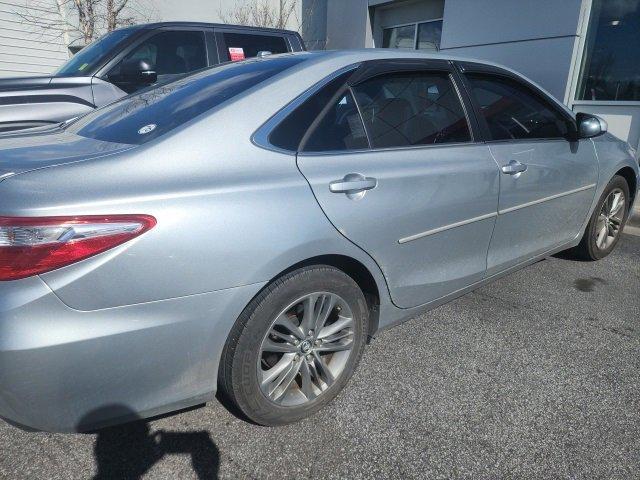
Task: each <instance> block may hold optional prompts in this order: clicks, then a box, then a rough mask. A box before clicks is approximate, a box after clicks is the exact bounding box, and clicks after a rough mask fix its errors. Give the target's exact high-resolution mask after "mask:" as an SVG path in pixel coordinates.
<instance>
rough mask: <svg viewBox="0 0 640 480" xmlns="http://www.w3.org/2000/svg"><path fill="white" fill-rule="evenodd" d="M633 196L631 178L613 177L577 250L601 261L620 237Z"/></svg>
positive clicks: (580, 254)
mask: <svg viewBox="0 0 640 480" xmlns="http://www.w3.org/2000/svg"><path fill="white" fill-rule="evenodd" d="M630 198H631V197H630V195H629V186H628V185H627V181H626V180H625V179H624V178H623V177H621V176H618V175H616V176H615V177H613V178H612V179H611V181H610V182H609V184H608V185H607V187H606V188H605V189H604V192H603V193H602V196H601V197H600V201H599V202H598V205H597V206H596V208H595V210H594V212H593V214H592V216H591V219H590V220H589V224H588V225H587V229H586V231H585V233H584V236H583V237H582V241H581V242H580V244H579V245H578V246H577V247H576V248H575V253H577V254H578V255H579V256H580V257H582V258H584V259H586V260H599V259H601V258H604V257H606V256H607V255H609V254H610V253H611V252H612V251H613V249H614V247H615V246H616V244H617V243H618V240H620V232H621V231H622V228H623V227H624V223H625V221H626V220H627V214H628V213H629V199H630Z"/></svg>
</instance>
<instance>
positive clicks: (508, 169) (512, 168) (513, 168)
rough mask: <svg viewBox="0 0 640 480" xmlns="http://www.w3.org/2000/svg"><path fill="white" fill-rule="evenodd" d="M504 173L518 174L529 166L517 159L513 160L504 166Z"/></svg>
mask: <svg viewBox="0 0 640 480" xmlns="http://www.w3.org/2000/svg"><path fill="white" fill-rule="evenodd" d="M501 170H502V173H506V174H507V175H516V174H518V173H524V172H526V171H527V166H526V165H525V164H524V163H520V162H518V161H517V160H511V161H510V162H509V163H508V164H506V165H503V166H502V169H501Z"/></svg>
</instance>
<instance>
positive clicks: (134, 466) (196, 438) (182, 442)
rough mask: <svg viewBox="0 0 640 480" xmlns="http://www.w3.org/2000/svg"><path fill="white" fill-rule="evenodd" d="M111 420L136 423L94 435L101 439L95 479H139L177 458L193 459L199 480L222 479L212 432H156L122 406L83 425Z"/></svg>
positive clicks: (97, 446)
mask: <svg viewBox="0 0 640 480" xmlns="http://www.w3.org/2000/svg"><path fill="white" fill-rule="evenodd" d="M108 417H110V418H126V419H131V420H132V421H131V422H129V423H126V424H123V425H118V426H115V427H108V428H104V429H101V430H97V431H95V432H93V433H95V434H96V435H97V438H96V442H95V445H94V450H93V453H94V456H95V461H96V465H97V473H96V475H95V477H93V478H94V479H96V480H107V479H116V478H117V479H123V480H134V479H139V478H142V476H143V475H145V474H146V473H147V472H148V471H149V470H150V469H151V468H152V467H153V466H154V465H155V464H156V463H158V462H160V461H161V460H162V459H163V458H164V457H165V456H166V455H173V454H178V455H180V454H187V455H190V456H191V465H192V467H193V471H194V473H195V475H196V476H197V478H199V479H208V480H210V479H216V478H218V469H219V466H220V452H219V450H218V447H217V446H216V445H215V443H214V442H213V440H211V436H210V435H209V433H208V432H206V431H204V430H202V431H190V432H177V431H167V430H158V431H155V432H152V431H151V427H150V425H149V423H148V422H147V421H145V420H141V419H140V418H139V417H137V416H136V414H135V413H134V412H132V411H131V410H130V409H129V408H127V407H125V406H121V405H111V406H106V407H103V408H100V409H98V410H95V411H93V412H91V413H89V414H87V415H86V416H85V417H84V418H83V420H82V421H81V422H80V425H81V426H82V425H91V424H95V423H97V422H99V421H101V420H102V419H104V418H108Z"/></svg>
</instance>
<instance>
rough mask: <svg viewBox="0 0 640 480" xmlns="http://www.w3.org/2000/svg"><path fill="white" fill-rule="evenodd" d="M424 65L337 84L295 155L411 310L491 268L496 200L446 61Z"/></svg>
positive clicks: (490, 172)
mask: <svg viewBox="0 0 640 480" xmlns="http://www.w3.org/2000/svg"><path fill="white" fill-rule="evenodd" d="M413 63H414V64H415V62H413ZM421 65H423V66H422V67H421V68H416V67H415V65H413V67H412V68H407V69H403V67H402V66H401V65H399V64H398V63H397V62H396V63H395V64H394V65H392V67H391V68H389V69H388V70H390V71H387V72H386V73H385V72H384V70H385V69H384V68H381V70H382V73H375V68H374V69H373V71H372V72H371V74H370V75H364V76H361V77H359V80H357V81H356V83H355V84H354V85H352V86H351V87H350V88H347V89H344V90H342V91H340V92H338V93H337V94H336V95H335V96H334V98H333V100H332V101H331V102H330V103H329V105H328V106H327V108H326V109H325V111H324V112H323V114H321V116H320V117H319V118H318V119H317V120H316V122H315V123H314V126H312V128H311V130H310V131H309V132H308V133H307V135H306V136H305V138H304V139H303V141H302V144H301V149H300V150H301V152H300V153H299V155H298V166H299V168H300V170H301V172H302V173H303V175H304V176H305V177H306V178H307V179H308V181H309V183H310V185H311V187H312V189H313V192H314V194H315V196H316V198H317V200H318V202H319V203H320V205H321V207H322V208H323V210H324V212H325V213H326V215H327V217H328V218H329V220H330V221H331V222H332V223H333V224H334V225H335V227H336V228H337V229H338V230H339V231H340V232H341V233H342V234H343V235H344V236H345V237H347V238H348V239H349V240H351V241H352V242H353V243H355V244H356V245H358V246H360V247H361V248H362V249H363V250H365V251H367V252H368V253H369V254H370V255H371V256H372V257H373V258H374V260H375V261H376V262H377V263H378V265H379V266H380V267H381V269H382V271H383V273H384V275H385V277H386V279H387V282H388V285H389V287H390V291H391V296H392V298H393V301H394V303H396V305H398V306H400V307H405V308H408V307H413V306H417V305H420V304H424V303H427V302H429V301H432V300H435V299H437V298H439V297H442V296H444V295H446V294H448V293H451V292H454V291H456V290H459V289H461V288H464V287H466V286H468V285H469V284H471V283H473V282H476V281H478V280H480V279H481V278H482V277H483V276H484V274H485V270H486V255H487V250H488V247H489V241H490V238H491V233H492V231H493V227H494V222H495V217H496V210H497V203H498V177H499V174H498V169H497V166H496V164H495V162H494V160H493V158H492V157H491V155H490V154H489V150H488V149H487V147H486V145H484V144H480V143H475V142H474V141H473V136H472V132H471V129H470V127H469V122H468V120H467V116H466V115H465V109H464V107H463V103H462V102H461V98H460V96H459V94H458V90H457V89H456V87H455V85H454V82H453V78H452V73H451V72H450V71H449V66H448V63H446V62H441V63H439V64H437V65H435V66H433V67H432V68H431V67H430V65H432V64H428V63H426V62H424V63H422V64H421ZM356 77H357V75H356ZM356 99H357V100H356Z"/></svg>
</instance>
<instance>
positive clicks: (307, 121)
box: [269, 71, 353, 151]
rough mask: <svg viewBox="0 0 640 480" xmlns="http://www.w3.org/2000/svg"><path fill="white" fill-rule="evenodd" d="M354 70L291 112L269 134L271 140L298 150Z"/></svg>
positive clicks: (277, 144)
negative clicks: (308, 132)
mask: <svg viewBox="0 0 640 480" xmlns="http://www.w3.org/2000/svg"><path fill="white" fill-rule="evenodd" d="M352 73H353V72H351V71H350V72H347V73H344V74H342V75H339V76H338V77H336V78H334V79H333V80H331V81H330V82H329V83H327V85H325V86H324V87H323V88H322V89H320V90H319V91H318V92H316V93H314V94H313V95H312V96H311V97H309V98H308V99H307V100H305V102H304V103H303V104H302V105H300V106H299V107H298V108H296V109H295V110H294V111H293V112H291V113H290V114H289V115H288V116H287V118H285V119H284V120H283V121H282V122H281V123H280V124H279V125H278V126H277V127H276V128H274V129H273V131H272V132H271V134H270V135H269V142H270V143H271V144H272V145H274V146H276V147H279V148H284V149H285V150H292V151H297V150H298V147H299V146H300V142H301V141H302V137H303V136H304V134H305V133H307V130H308V129H309V128H310V127H311V124H312V123H313V121H314V120H315V119H316V118H317V117H318V116H319V115H320V114H321V113H322V110H323V109H324V107H325V106H327V104H328V103H329V102H330V101H331V99H332V98H333V96H334V95H335V94H337V93H338V90H340V88H342V86H343V85H344V84H345V82H346V81H347V79H348V78H349V77H350V76H351V74H352Z"/></svg>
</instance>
